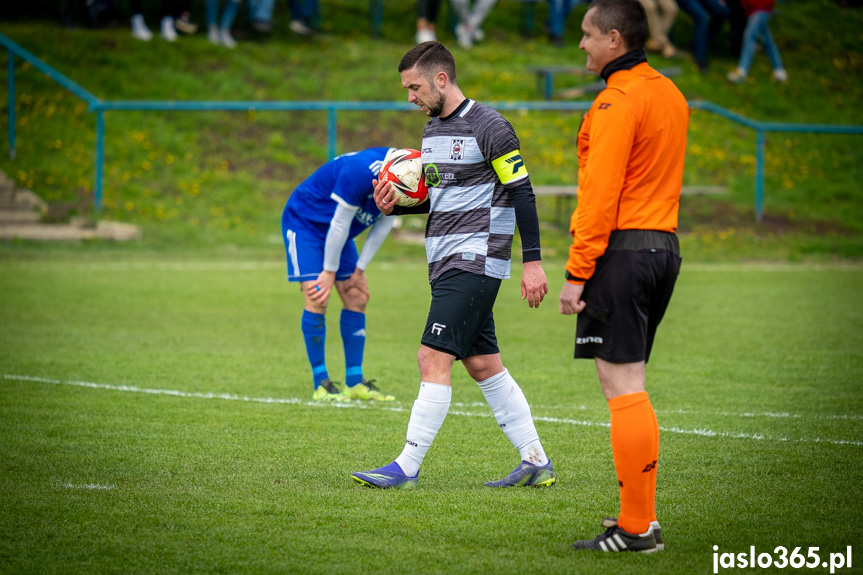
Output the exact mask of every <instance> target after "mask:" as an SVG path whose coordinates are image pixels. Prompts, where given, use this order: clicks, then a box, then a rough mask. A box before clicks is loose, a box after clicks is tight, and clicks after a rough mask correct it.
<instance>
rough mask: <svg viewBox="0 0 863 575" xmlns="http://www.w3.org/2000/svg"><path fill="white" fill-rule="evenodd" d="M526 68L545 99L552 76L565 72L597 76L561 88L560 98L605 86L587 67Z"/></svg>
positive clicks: (667, 72) (673, 71) (670, 71)
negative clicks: (586, 81) (534, 78)
mask: <svg viewBox="0 0 863 575" xmlns="http://www.w3.org/2000/svg"><path fill="white" fill-rule="evenodd" d="M528 70H530V71H532V72H534V73H535V74H536V86H537V91H538V92H539V93H541V94H542V95H543V97H544V98H545V99H546V100H551V99H552V98H553V97H554V77H555V75H557V74H567V75H570V76H592V77H594V78H597V80H595V81H594V82H592V83H590V84H587V85H584V86H578V87H575V88H569V89H567V90H562V91H561V92H560V93H559V94H558V96H560V97H561V98H579V97H581V96H584V95H585V94H591V93H594V92H600V91H602V90H603V89H604V88H605V82H603V81H602V80H599V79H598V78H599V76H598V75H596V74H594V73H593V72H591V71H590V70H588V69H587V68H574V67H572V66H530V67H529V68H528ZM657 72H659V73H660V74H662V75H663V76H665V77H666V78H673V77H674V76H679V75H680V74H681V73H682V70H681V69H680V68H677V67H672V68H661V69H658V70H657Z"/></svg>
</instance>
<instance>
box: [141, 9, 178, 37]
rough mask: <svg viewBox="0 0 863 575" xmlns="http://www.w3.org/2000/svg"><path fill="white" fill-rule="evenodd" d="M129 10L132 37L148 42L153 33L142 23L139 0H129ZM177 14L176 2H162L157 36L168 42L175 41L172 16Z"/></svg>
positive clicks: (175, 32) (175, 30)
mask: <svg viewBox="0 0 863 575" xmlns="http://www.w3.org/2000/svg"><path fill="white" fill-rule="evenodd" d="M130 8H131V9H132V37H134V38H137V39H138V40H142V41H144V42H149V41H150V40H151V39H152V38H153V33H152V32H151V31H150V29H149V28H148V27H147V23H146V22H145V21H144V13H143V10H142V9H141V0H131V2H130ZM177 12H178V10H177V2H176V0H162V3H161V14H162V19H161V21H160V23H159V35H160V36H161V37H162V38H163V39H164V40H166V41H168V42H175V41H176V40H177V29H176V28H175V27H174V15H176V14H177Z"/></svg>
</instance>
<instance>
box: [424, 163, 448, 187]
mask: <svg viewBox="0 0 863 575" xmlns="http://www.w3.org/2000/svg"><path fill="white" fill-rule="evenodd" d="M425 176H426V184H427V185H428V186H429V187H432V188H436V187H438V186H439V185H440V184H441V182H443V181H447V182H454V181H455V173H453V172H443V173H441V172H439V171H438V169H437V166H436V165H434V164H426V167H425Z"/></svg>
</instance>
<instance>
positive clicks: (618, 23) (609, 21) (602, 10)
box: [588, 0, 650, 52]
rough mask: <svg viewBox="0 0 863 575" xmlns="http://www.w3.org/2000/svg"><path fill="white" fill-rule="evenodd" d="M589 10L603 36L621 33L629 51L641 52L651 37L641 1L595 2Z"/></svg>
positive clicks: (606, 0)
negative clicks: (615, 32)
mask: <svg viewBox="0 0 863 575" xmlns="http://www.w3.org/2000/svg"><path fill="white" fill-rule="evenodd" d="M588 10H590V11H592V16H591V21H592V22H593V24H594V26H596V27H597V28H599V31H600V32H602V33H603V34H608V33H609V32H611V31H612V30H617V31H618V32H620V36H621V38H623V42H624V44H626V48H627V50H629V51H630V52H631V51H632V50H641V49H643V48H644V43H645V42H647V38H648V36H649V35H650V28H649V27H648V25H647V13H646V12H645V11H644V6H642V4H641V2H640V1H639V0H594V2H593V3H592V4H591V5H590V8H588Z"/></svg>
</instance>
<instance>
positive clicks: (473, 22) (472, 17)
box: [450, 0, 497, 50]
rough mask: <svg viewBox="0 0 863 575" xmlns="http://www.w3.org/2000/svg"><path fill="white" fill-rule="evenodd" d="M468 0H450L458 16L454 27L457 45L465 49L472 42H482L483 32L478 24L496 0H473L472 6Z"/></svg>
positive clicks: (469, 46) (469, 47)
mask: <svg viewBox="0 0 863 575" xmlns="http://www.w3.org/2000/svg"><path fill="white" fill-rule="evenodd" d="M470 2H471V0H450V3H451V4H452V7H453V9H454V10H455V12H456V14H458V18H459V23H458V25H457V26H456V27H455V36H456V39H457V40H458V45H459V46H461V47H462V48H464V49H465V50H470V49H471V47H472V46H473V43H474V42H482V41H483V40H484V39H485V32H483V31H482V28H480V26H482V23H483V21H485V19H486V17H488V15H489V13H490V12H491V9H492V8H494V5H495V3H497V0H475V1H474V3H473V6H471V3H470Z"/></svg>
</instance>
